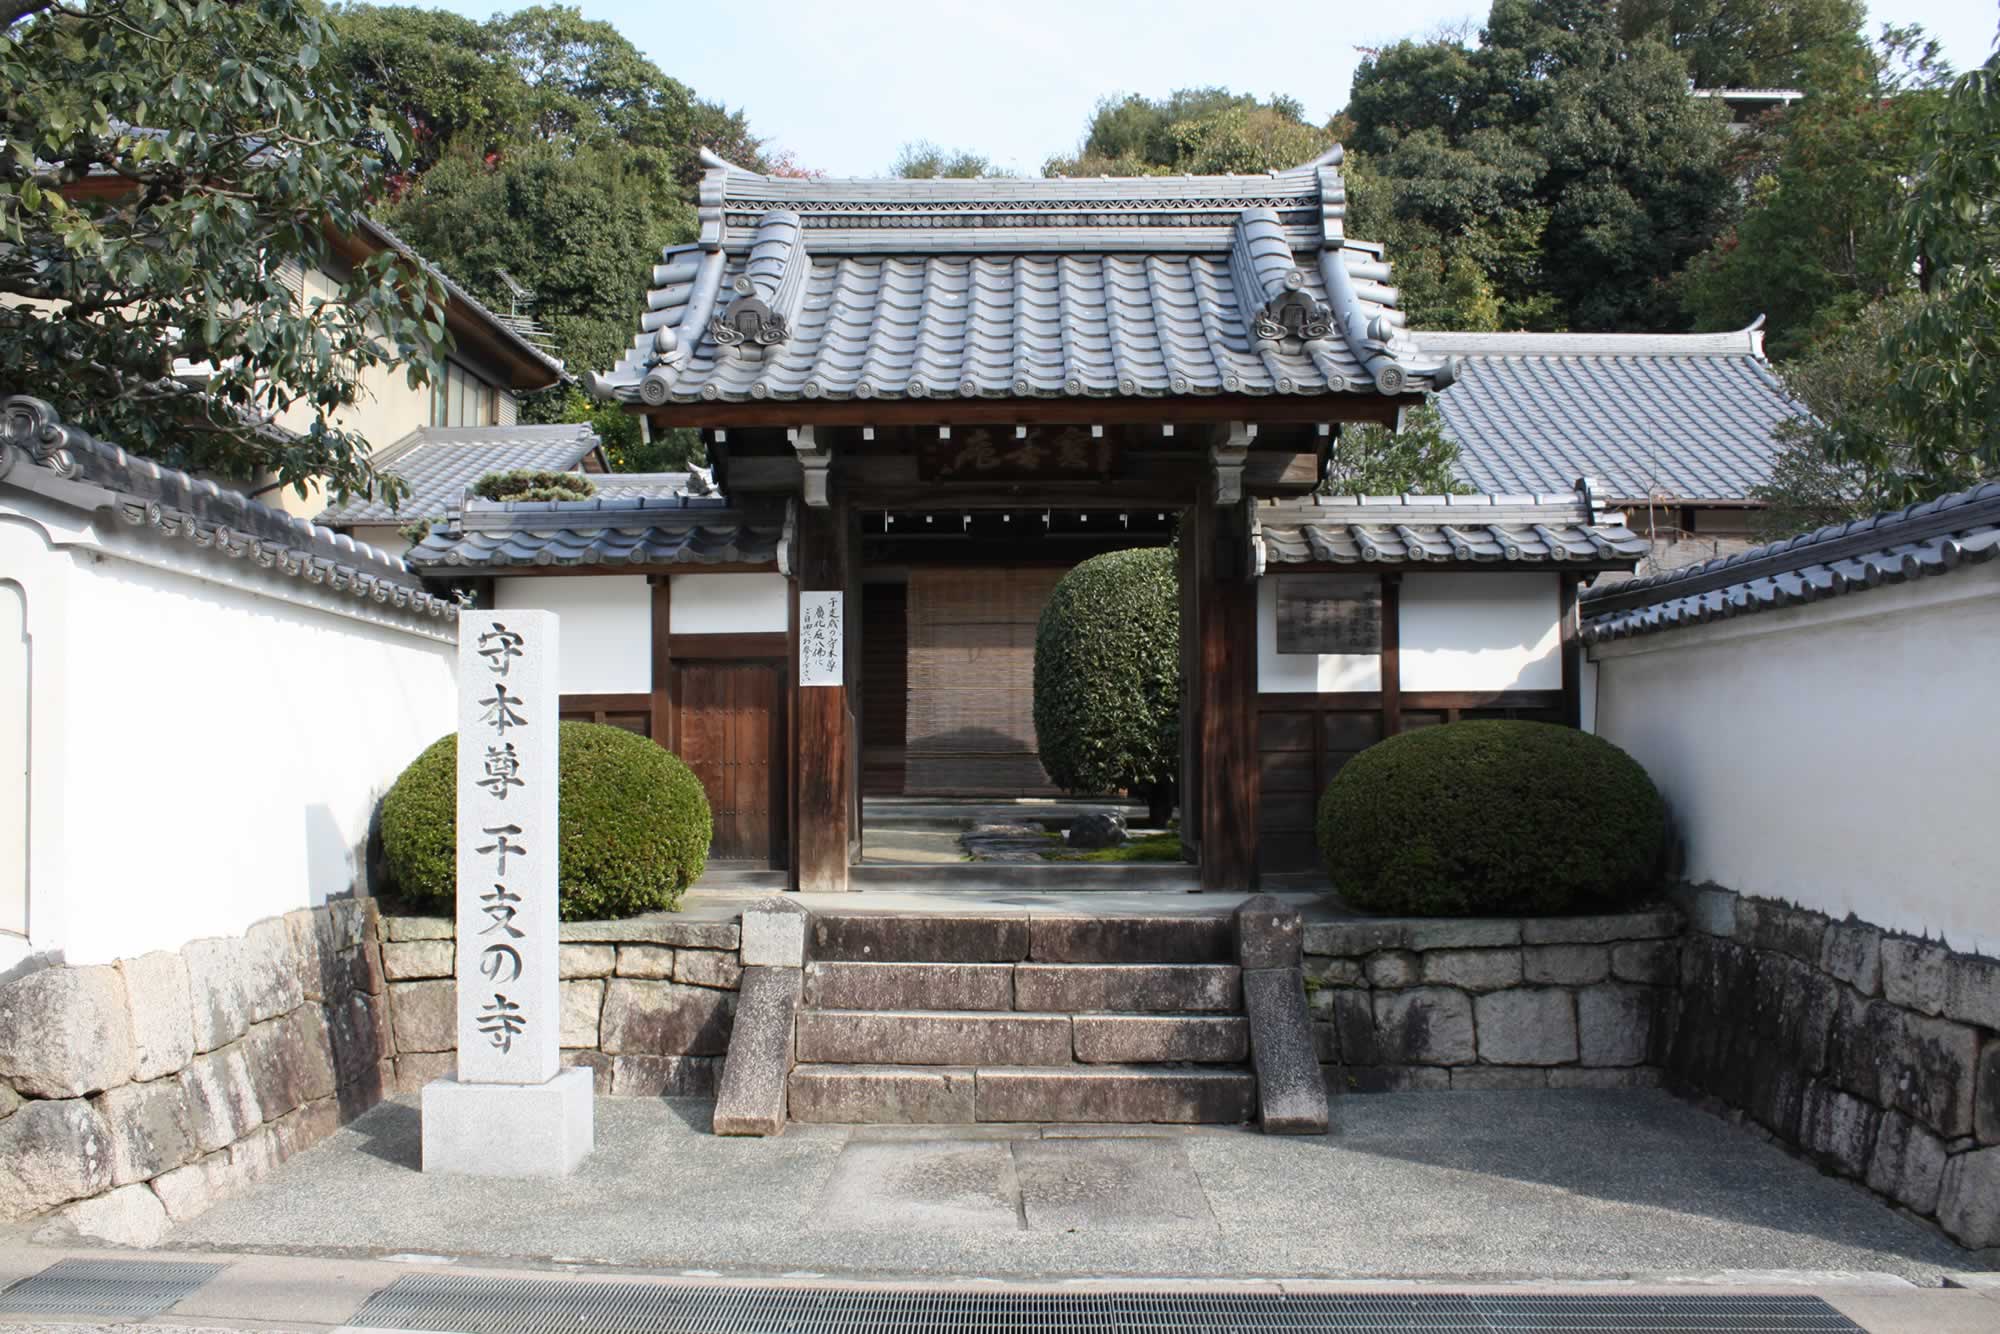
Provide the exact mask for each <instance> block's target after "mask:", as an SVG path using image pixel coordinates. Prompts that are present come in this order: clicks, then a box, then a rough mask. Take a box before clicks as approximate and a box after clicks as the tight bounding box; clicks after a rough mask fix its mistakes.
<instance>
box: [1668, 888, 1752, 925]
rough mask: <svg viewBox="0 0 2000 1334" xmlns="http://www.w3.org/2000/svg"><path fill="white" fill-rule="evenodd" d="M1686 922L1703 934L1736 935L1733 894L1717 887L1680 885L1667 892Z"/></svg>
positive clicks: (1734, 899)
mask: <svg viewBox="0 0 2000 1334" xmlns="http://www.w3.org/2000/svg"><path fill="white" fill-rule="evenodd" d="M1667 897H1668V898H1670V899H1672V900H1673V902H1674V906H1675V907H1677V908H1679V909H1680V910H1681V913H1682V915H1683V916H1685V917H1686V918H1687V923H1688V925H1689V926H1690V927H1692V928H1693V929H1695V930H1696V931H1699V932H1701V933H1702V934H1703V935H1709V936H1721V937H1725V938H1727V937H1732V936H1734V935H1735V934H1736V899H1737V896H1736V894H1735V893H1734V892H1732V891H1730V890H1727V889H1720V888H1718V887H1716V886H1714V885H1689V884H1679V885H1675V886H1673V887H1672V888H1671V889H1669V890H1668V891H1667Z"/></svg>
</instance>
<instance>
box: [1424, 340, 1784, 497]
mask: <svg viewBox="0 0 2000 1334" xmlns="http://www.w3.org/2000/svg"><path fill="white" fill-rule="evenodd" d="M1414 337H1415V338H1416V339H1417V341H1418V343H1419V344H1420V345H1421V346H1422V347H1423V348H1424V349H1425V350H1426V351H1428V352H1431V353H1433V354H1437V355H1451V356H1455V357H1456V358H1458V363H1457V365H1458V379H1457V382H1456V383H1454V384H1453V385H1452V386H1451V387H1450V388H1449V389H1447V390H1446V391H1444V392H1443V393H1441V394H1439V395H1438V398H1437V405H1438V410H1439V412H1440V413H1441V414H1442V415H1443V417H1444V422H1445V427H1446V429H1447V430H1448V431H1449V432H1450V434H1451V436H1452V438H1453V439H1454V440H1456V441H1457V442H1458V447H1459V466H1458V471H1459V473H1460V475H1461V476H1462V477H1463V478H1464V479H1465V481H1466V482H1467V483H1469V484H1470V485H1471V486H1473V487H1475V488H1476V489H1478V490H1481V491H1548V490H1556V489H1562V488H1567V487H1569V486H1570V485H1572V484H1573V483H1574V482H1575V481H1576V479H1577V478H1579V477H1594V478H1599V479H1602V480H1603V481H1604V483H1605V486H1604V488H1603V492H1602V495H1601V496H1600V499H1609V500H1614V501H1619V502H1632V501H1643V500H1645V499H1647V498H1648V497H1651V498H1652V499H1655V500H1659V501H1663V502H1669V503H1671V502H1677V501H1704V500H1707V501H1742V500H1746V499H1748V498H1749V497H1750V493H1751V491H1752V490H1753V489H1755V488H1756V487H1757V486H1759V485H1761V484H1762V483H1764V482H1766V481H1768V480H1769V479H1770V476H1771V466H1772V462H1773V460H1774V459H1775V458H1776V456H1777V452H1778V443H1777V441H1776V439H1775V438H1774V434H1773V433H1774V432H1775V431H1776V429H1777V427H1778V426H1779V424H1780V423H1782V422H1785V421H1789V420H1792V419H1795V418H1798V417H1801V416H1804V415H1805V413H1806V409H1805V407H1804V406H1803V405H1802V404H1800V403H1799V402H1798V401H1797V400H1796V399H1794V398H1792V397H1791V396H1790V395H1789V394H1787V393H1786V392H1785V389H1784V386H1783V385H1781V384H1780V383H1779V382H1778V379H1777V377H1776V376H1775V375H1773V374H1772V373H1771V369H1770V367H1769V366H1768V365H1766V364H1765V362H1764V360H1763V357H1762V355H1761V351H1762V349H1761V342H1762V340H1761V336H1760V335H1758V334H1757V333H1756V331H1755V330H1754V329H1752V330H1743V331H1741V332H1738V333H1734V334H1688V335H1654V334H1526V335H1523V334H1432V333H1419V334H1416V335H1414Z"/></svg>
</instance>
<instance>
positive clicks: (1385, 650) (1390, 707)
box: [1382, 573, 1403, 741]
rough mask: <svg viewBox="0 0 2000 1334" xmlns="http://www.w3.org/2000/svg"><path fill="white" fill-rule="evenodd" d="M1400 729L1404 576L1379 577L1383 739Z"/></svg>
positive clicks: (1401, 727)
mask: <svg viewBox="0 0 2000 1334" xmlns="http://www.w3.org/2000/svg"><path fill="white" fill-rule="evenodd" d="M1402 730H1403V576H1402V575H1400V574H1393V573H1392V574H1385V575H1383V576H1382V739H1383V740H1385V741H1386V740H1388V739H1389V738H1390V737H1392V736H1395V735H1396V734H1397V733H1398V732H1400V731H1402Z"/></svg>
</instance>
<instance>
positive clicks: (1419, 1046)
mask: <svg viewBox="0 0 2000 1334" xmlns="http://www.w3.org/2000/svg"><path fill="white" fill-rule="evenodd" d="M1501 994H1505V993H1501ZM1472 1004H1473V1002H1472V999H1471V998H1470V997H1468V996H1467V995H1466V994H1465V993H1464V992H1462V991H1456V990H1453V989H1452V988H1450V987H1415V988H1412V989H1411V990H1409V991H1378V992H1376V993H1375V996H1374V1017H1375V1025H1374V1029H1375V1031H1374V1041H1373V1044H1372V1045H1373V1046H1374V1047H1375V1051H1376V1055H1377V1056H1378V1057H1379V1059H1380V1061H1381V1062H1384V1063H1391V1064H1402V1065H1470V1064H1472V1062H1473V1060H1474V1059H1475V1058H1476V1057H1477V1054H1478V1053H1477V1051H1476V1049H1475V1046H1474V1042H1473V1027H1472ZM1336 1013H1337V1012H1336ZM1340 1037H1341V1052H1342V1053H1343V1055H1344V1056H1345V1057H1346V1059H1347V1061H1348V1063H1349V1064H1350V1065H1363V1064H1369V1062H1367V1061H1364V1060H1363V1059H1362V1058H1361V1056H1360V1055H1359V1054H1358V1053H1356V1052H1355V1051H1354V1050H1353V1049H1352V1048H1351V1047H1349V1046H1348V1045H1347V1027H1346V1025H1344V1024H1343V1025H1342V1027H1341V1034H1340Z"/></svg>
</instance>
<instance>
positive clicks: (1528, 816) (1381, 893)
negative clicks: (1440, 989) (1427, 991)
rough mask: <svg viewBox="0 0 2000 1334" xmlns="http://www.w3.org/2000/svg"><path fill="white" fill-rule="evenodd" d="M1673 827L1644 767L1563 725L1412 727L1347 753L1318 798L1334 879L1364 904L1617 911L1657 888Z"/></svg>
mask: <svg viewBox="0 0 2000 1334" xmlns="http://www.w3.org/2000/svg"><path fill="white" fill-rule="evenodd" d="M1666 833H1667V815H1666V806H1665V803H1663V802H1662V801H1661V800H1660V794H1659V792H1658V791H1657V790H1656V789H1655V788H1654V787H1653V781H1652V779H1650V778H1648V777H1647V776H1646V771H1645V770H1644V769H1642V768H1640V767H1639V764H1638V762H1637V761H1635V760H1634V759H1633V758H1632V757H1631V756H1630V755H1627V754H1626V753H1625V752H1624V751H1622V750H1620V749H1618V747H1616V746H1614V745H1612V744H1611V743H1610V742H1609V741H1606V740H1604V739H1603V738H1602V737H1595V736H1592V735H1590V734H1589V733H1587V732H1579V731H1577V730H1576V729H1575V728H1571V727H1560V726H1557V725H1556V724H1553V723H1529V722H1502V721H1490V722H1489V721H1477V722H1461V723H1452V724H1449V725H1448V726H1444V727H1427V728H1422V729H1420V730H1418V731H1414V732H1405V733H1403V734H1402V735H1401V736H1395V737H1390V738H1389V739H1388V740H1386V741H1383V742H1380V743H1378V744H1376V745H1373V746H1370V747H1369V748H1368V749H1367V750H1364V751H1362V752H1361V753H1360V754H1359V755H1356V756H1355V757H1354V758H1353V759H1351V760H1349V761H1348V762H1347V763H1346V764H1345V765H1344V766H1342V768H1341V770H1340V772H1339V773H1337V774H1335V775H1334V778H1333V781H1332V782H1331V783H1328V784H1327V787H1326V791H1325V792H1324V793H1322V794H1321V795H1320V801H1319V848H1320V854H1321V856H1322V857H1324V858H1325V859H1326V867H1327V870H1328V872H1329V873H1330V874H1331V875H1332V878H1333V887H1334V889H1335V890H1336V891H1337V892H1338V893H1339V894H1340V896H1341V898H1342V899H1344V900H1346V902H1347V903H1348V904H1349V905H1350V906H1352V907H1355V908H1359V909H1362V910H1364V911H1368V912H1382V913H1409V914H1416V915H1421V916H1447V915H1459V914H1467V915H1479V914H1506V913H1566V912H1595V911H1604V910H1607V909H1613V908H1617V907H1619V906H1621V905H1623V904H1625V903H1628V902H1630V901H1631V900H1633V899H1635V898H1637V897H1640V896H1642V895H1644V894H1645V893H1647V892H1648V891H1650V890H1652V889H1654V888H1656V887H1657V883H1658V879H1659V872H1660V867H1661V861H1662V855H1663V853H1664V850H1665V846H1666Z"/></svg>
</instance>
